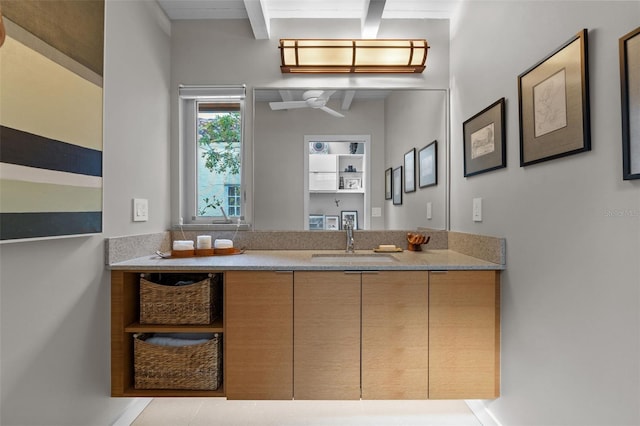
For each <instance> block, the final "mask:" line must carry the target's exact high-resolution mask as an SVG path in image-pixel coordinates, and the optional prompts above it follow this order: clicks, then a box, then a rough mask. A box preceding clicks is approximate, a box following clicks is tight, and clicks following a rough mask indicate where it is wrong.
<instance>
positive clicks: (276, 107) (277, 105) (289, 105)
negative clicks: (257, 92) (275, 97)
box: [269, 101, 309, 111]
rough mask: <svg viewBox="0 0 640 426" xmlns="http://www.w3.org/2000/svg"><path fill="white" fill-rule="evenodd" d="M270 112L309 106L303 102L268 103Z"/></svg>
mask: <svg viewBox="0 0 640 426" xmlns="http://www.w3.org/2000/svg"><path fill="white" fill-rule="evenodd" d="M269 106H270V107H271V109H272V110H274V111H275V110H279V109H294V108H307V107H308V106H309V105H308V104H307V102H305V101H287V102H269Z"/></svg>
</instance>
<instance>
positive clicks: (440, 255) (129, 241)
mask: <svg viewBox="0 0 640 426" xmlns="http://www.w3.org/2000/svg"><path fill="white" fill-rule="evenodd" d="M406 232H408V231H358V232H356V234H355V237H356V255H355V256H351V257H347V256H345V251H344V244H345V237H344V233H343V232H331V231H328V232H317V231H248V232H238V233H237V234H236V233H229V234H227V233H221V232H219V233H216V234H215V235H213V238H233V240H234V244H235V246H236V247H237V248H246V251H245V252H244V253H243V254H238V255H230V256H222V255H217V256H205V257H191V258H177V259H175V258H173V259H172V258H170V259H163V258H161V257H160V256H158V255H156V254H155V252H156V251H161V252H169V251H170V247H171V235H170V234H171V233H170V232H162V233H158V234H149V235H135V236H126V237H116V238H109V239H107V240H106V247H107V250H106V252H107V256H106V264H107V266H108V267H109V269H113V270H127V271H147V270H164V271H169V270H175V271H179V270H191V271H196V270H207V271H215V270H220V271H223V270H361V271H366V270H454V269H467V270H472V269H478V270H482V269H484V270H503V269H506V261H505V251H506V250H505V240H504V239H503V238H496V237H489V236H482V235H474V234H464V233H459V232H447V231H440V230H429V229H420V230H419V232H421V233H424V234H425V235H428V236H430V237H431V240H430V241H429V243H428V244H427V245H425V246H423V251H420V252H412V251H408V250H406V247H407V246H406ZM412 232H415V231H412ZM200 234H205V235H206V234H207V233H206V232H200ZM197 235H198V233H196V232H193V231H189V232H185V233H180V235H177V234H176V232H175V231H174V232H173V238H178V237H179V239H191V240H195V239H196V236H197ZM379 244H395V245H396V246H398V247H401V248H403V249H404V251H403V252H398V253H390V254H387V253H384V254H382V256H381V257H379V258H374V257H373V256H380V254H378V253H374V252H373V248H375V247H377V246H378V245H379ZM314 255H315V256H314ZM318 255H321V256H318ZM326 255H334V256H337V257H331V258H327V257H326ZM322 256H324V257H322ZM363 256H365V257H363ZM378 260H379V261H378Z"/></svg>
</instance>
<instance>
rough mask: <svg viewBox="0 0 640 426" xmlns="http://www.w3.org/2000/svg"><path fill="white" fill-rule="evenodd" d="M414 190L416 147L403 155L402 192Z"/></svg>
mask: <svg viewBox="0 0 640 426" xmlns="http://www.w3.org/2000/svg"><path fill="white" fill-rule="evenodd" d="M415 190H416V149H415V148H412V149H411V151H409V152H407V153H406V154H405V155H404V192H414V191H415Z"/></svg>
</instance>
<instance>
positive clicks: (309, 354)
mask: <svg viewBox="0 0 640 426" xmlns="http://www.w3.org/2000/svg"><path fill="white" fill-rule="evenodd" d="M461 247H462V245H461ZM109 268H110V269H111V281H112V283H111V284H112V289H111V309H112V323H111V336H112V342H111V350H112V363H111V380H112V381H111V393H112V396H125V397H135V396H220V397H222V396H224V397H226V398H228V399H332V400H336V399H361V398H362V399H489V398H495V397H498V396H499V393H500V271H501V270H503V269H504V268H505V265H504V263H500V262H499V263H496V262H491V261H488V260H483V259H480V258H478V257H472V256H470V255H467V254H463V253H460V252H458V251H456V250H452V249H450V248H445V249H433V250H425V251H422V252H411V251H403V252H400V253H392V254H387V253H385V254H377V253H374V252H373V251H372V250H356V253H355V254H354V255H345V254H344V250H247V251H246V252H245V253H244V254H242V255H236V256H212V257H202V258H183V259H162V258H160V257H158V256H155V255H148V256H143V257H137V258H134V259H130V260H124V261H118V262H113V263H110V265H109ZM142 272H144V273H152V272H163V273H175V272H208V273H212V274H219V275H220V276H221V277H222V292H223V303H222V315H221V316H220V317H219V319H217V320H216V321H215V322H214V323H213V324H208V325H153V324H152V325H142V324H140V322H139V281H140V279H139V278H140V273H142ZM166 331H170V332H184V333H193V332H196V333H201V332H202V333H204V332H209V333H210V332H213V333H219V334H220V335H222V342H223V343H222V344H223V366H222V378H223V384H222V386H221V387H220V388H219V389H217V390H215V391H192V390H168V389H158V390H142V389H135V386H134V377H133V375H134V373H133V371H134V370H133V362H134V360H133V345H132V339H133V335H134V334H135V333H140V332H147V333H149V332H166Z"/></svg>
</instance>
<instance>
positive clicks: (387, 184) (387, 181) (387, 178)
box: [384, 167, 392, 200]
mask: <svg viewBox="0 0 640 426" xmlns="http://www.w3.org/2000/svg"><path fill="white" fill-rule="evenodd" d="M391 173H392V169H391V167H389V168H388V169H387V170H385V171H384V199H385V200H390V199H391Z"/></svg>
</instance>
